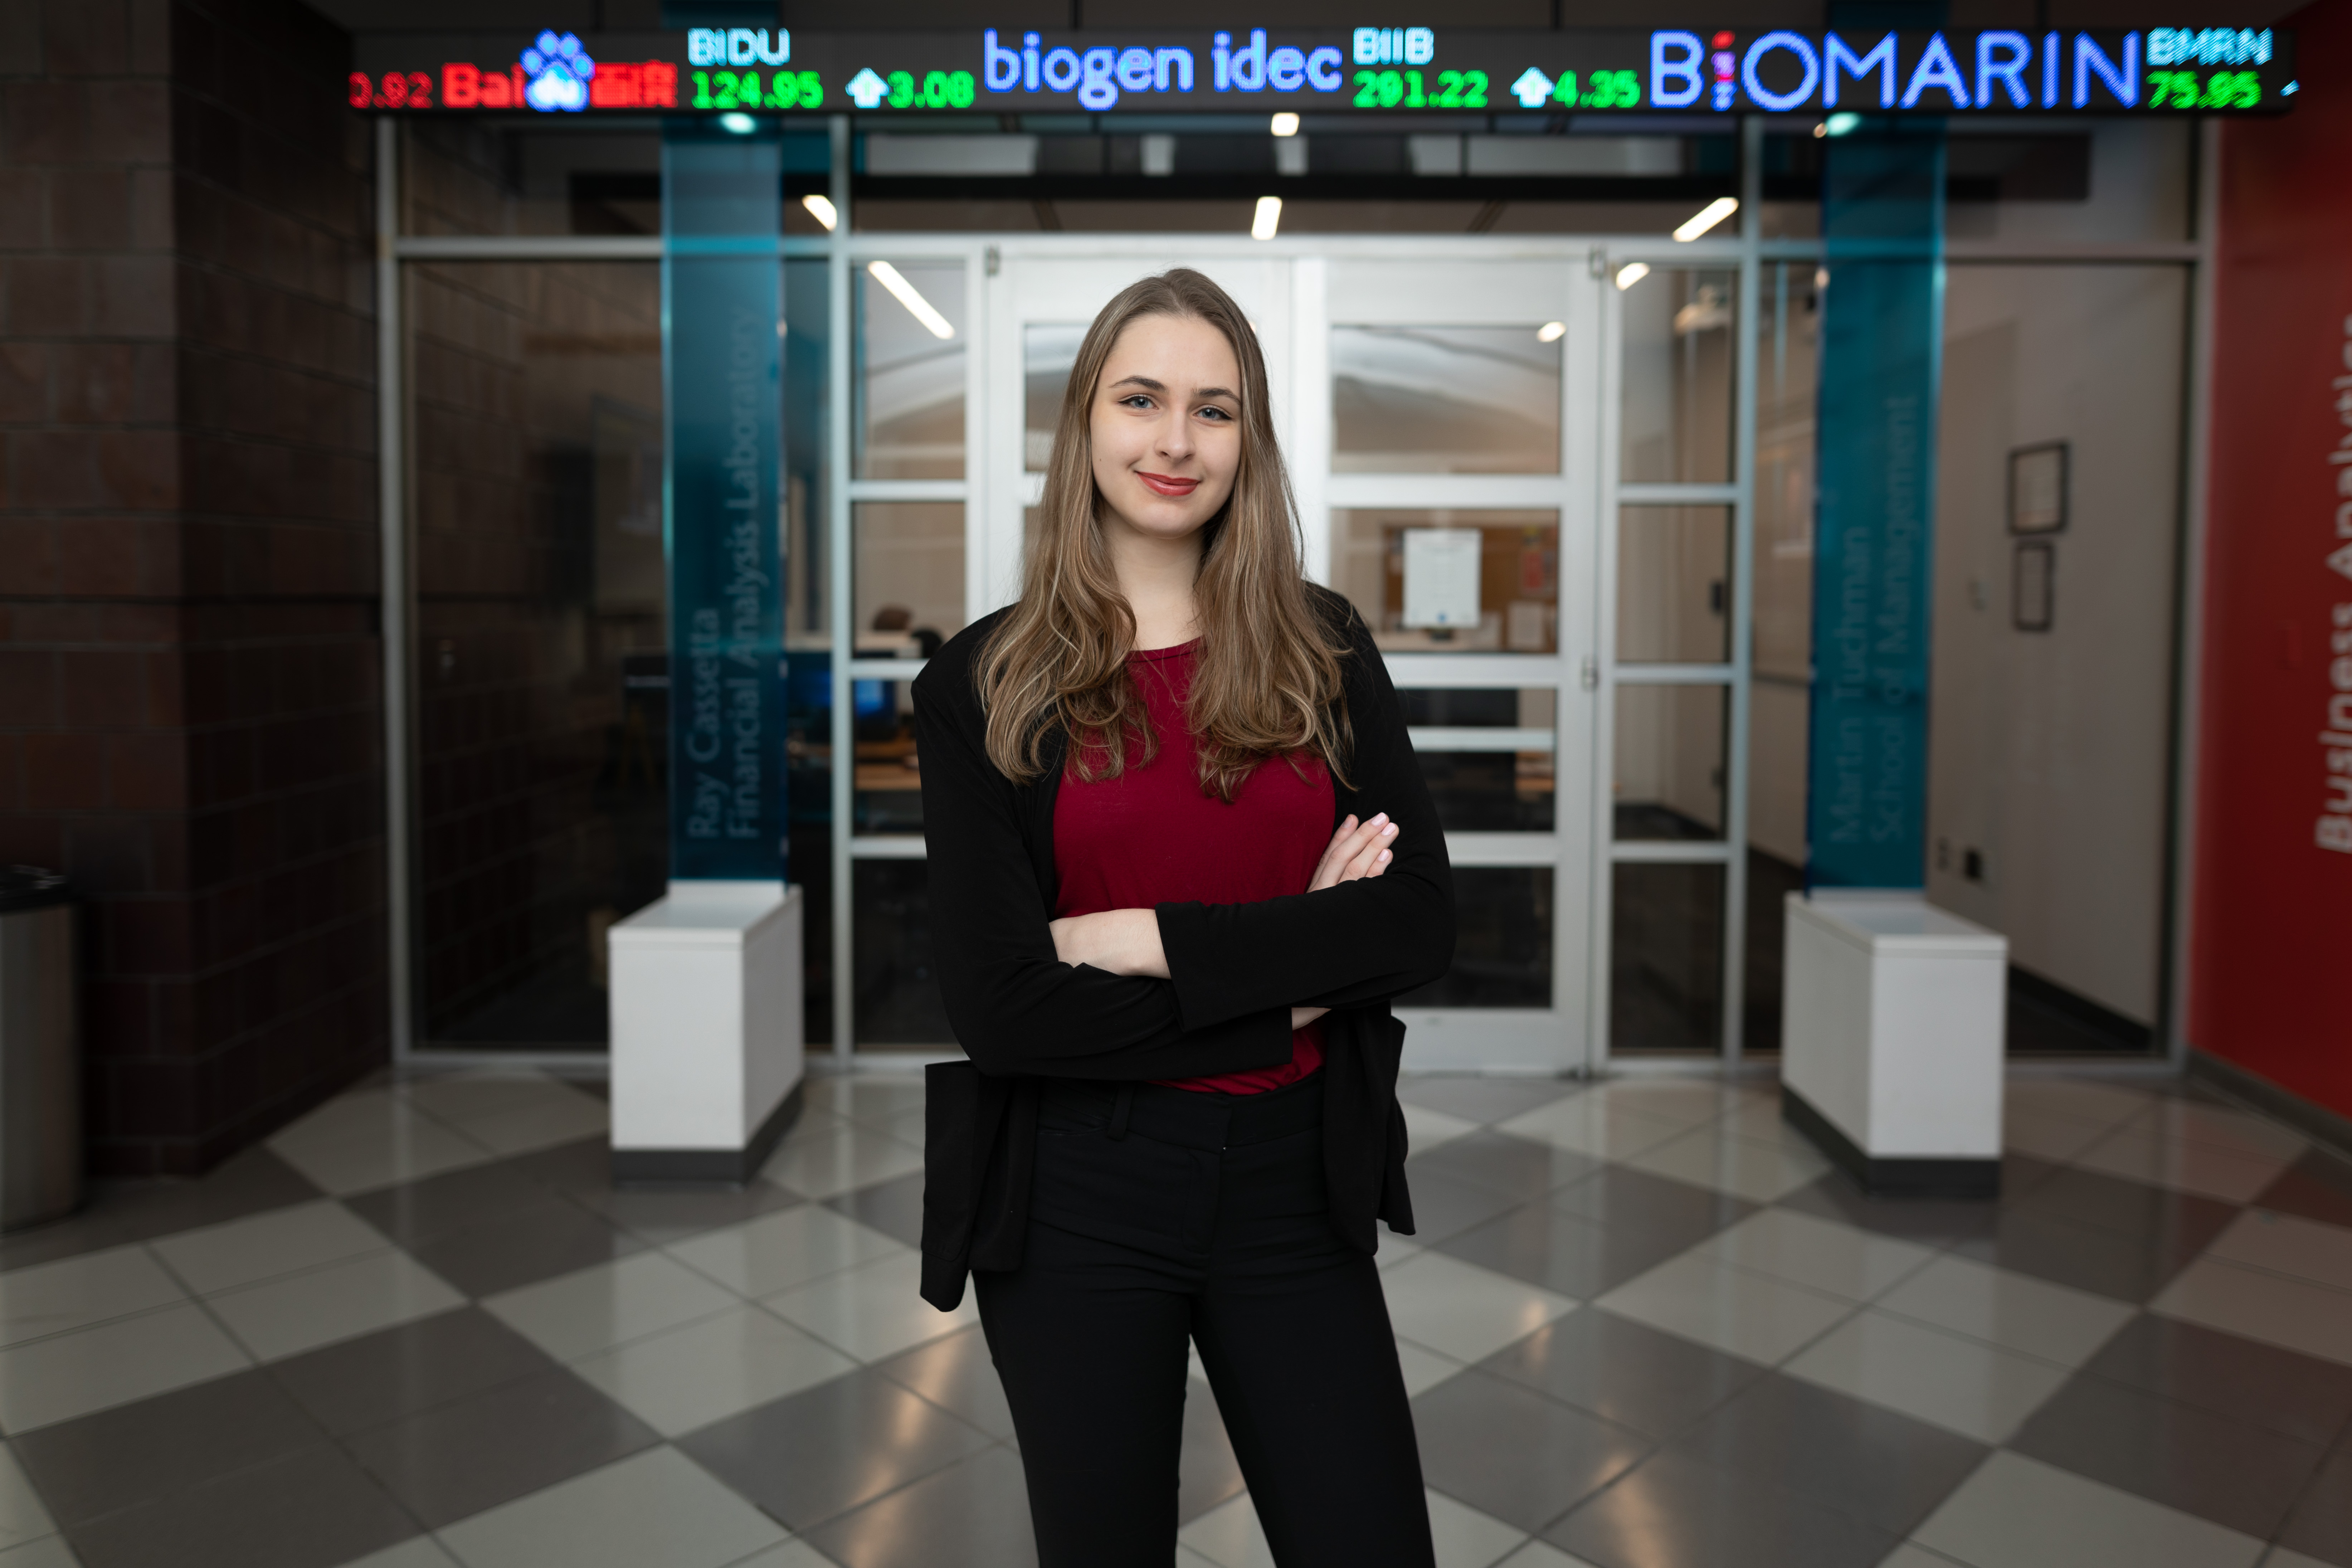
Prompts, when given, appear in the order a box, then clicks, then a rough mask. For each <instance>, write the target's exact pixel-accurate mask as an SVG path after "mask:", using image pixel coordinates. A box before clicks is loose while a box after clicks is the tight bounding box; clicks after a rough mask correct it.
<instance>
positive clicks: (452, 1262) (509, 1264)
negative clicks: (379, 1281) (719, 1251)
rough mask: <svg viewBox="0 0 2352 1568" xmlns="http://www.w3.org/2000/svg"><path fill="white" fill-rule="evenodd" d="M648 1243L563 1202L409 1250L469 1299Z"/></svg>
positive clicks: (621, 1254) (622, 1255)
mask: <svg viewBox="0 0 2352 1568" xmlns="http://www.w3.org/2000/svg"><path fill="white" fill-rule="evenodd" d="M650 1245H651V1244H650V1243H649V1242H647V1241H646V1240H645V1239H644V1238H643V1237H635V1236H631V1235H630V1234H629V1233H628V1232H627V1231H625V1230H623V1229H621V1228H620V1227H619V1226H615V1225H614V1224H613V1223H612V1221H610V1220H608V1219H605V1218H604V1217H602V1216H601V1215H593V1214H591V1213H589V1212H588V1211H587V1210H585V1209H583V1208H581V1207H580V1206H579V1205H575V1204H570V1203H566V1202H565V1201H564V1200H562V1198H558V1197H550V1198H549V1199H548V1200H547V1201H546V1202H545V1203H543V1204H541V1205H538V1206H537V1207H535V1208H532V1209H530V1210H527V1211H525V1212H523V1213H521V1214H515V1215H505V1216H503V1217H501V1218H499V1219H495V1220H490V1221H488V1222H486V1223H484V1224H482V1225H477V1226H467V1227H466V1228H465V1229H463V1230H452V1231H444V1232H443V1233H442V1234H440V1235H438V1236H436V1237H432V1238H431V1239H430V1240H426V1241H420V1242H417V1243H415V1244H414V1245H412V1246H411V1247H409V1249H408V1250H409V1253H410V1255H411V1256H412V1257H414V1258H415V1259H416V1261H418V1262H419V1263H422V1264H423V1265H425V1268H430V1269H432V1270H433V1272H435V1273H436V1274H438V1275H440V1276H441V1278H443V1279H446V1280H448V1281H449V1283H451V1284H452V1285H455V1286H456V1287H457V1289H460V1290H463V1291H465V1292H466V1294H467V1295H468V1296H474V1297H482V1296H492V1295H496V1294H497V1293H498V1292H499V1291H501V1290H511V1289H516V1288H517V1287H518V1286H522V1285H535V1284H537V1283H539V1281H541V1280H542V1279H554V1278H555V1277H556V1276H557V1275H559V1274H569V1273H571V1272H572V1270H574V1269H576V1268H589V1267H591V1266H592V1265H594V1264H598V1263H609V1262H611V1261H613V1259H614V1258H626V1257H628V1256H629V1255H630V1254H631V1253H633V1252H643V1251H644V1250H646V1247H648V1246H650Z"/></svg>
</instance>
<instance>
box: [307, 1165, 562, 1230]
mask: <svg viewBox="0 0 2352 1568" xmlns="http://www.w3.org/2000/svg"><path fill="white" fill-rule="evenodd" d="M553 1198H554V1190H553V1189H552V1188H551V1187H550V1186H549V1184H547V1183H546V1182H544V1181H542V1180H541V1179H540V1178H539V1177H537V1176H536V1175H534V1174H532V1173H531V1172H530V1170H529V1169H528V1168H527V1167H526V1165H525V1162H524V1161H523V1160H521V1159H508V1160H498V1161H493V1162H491V1163H488V1164H484V1165H471V1166H468V1167H467V1168H466V1169H464V1170H462V1171H446V1172H444V1173H441V1174H439V1175H436V1176H425V1177H420V1178H419V1179H418V1180H416V1181H413V1182H401V1183H397V1184H394V1185H392V1186H389V1187H378V1188H377V1189H376V1190H375V1191H373V1192H372V1193H360V1194H354V1195H353V1196H352V1197H349V1198H346V1199H344V1200H343V1206H344V1207H345V1208H348V1209H350V1210H351V1211H352V1213H353V1214H355V1215H359V1216H360V1217H361V1218H362V1219H364V1220H366V1221H367V1222H368V1223H369V1224H370V1225H372V1226H375V1227H376V1229H378V1230H380V1231H382V1232H383V1233H384V1235H386V1236H388V1237H392V1238H393V1239H394V1241H396V1242H398V1243H400V1244H401V1245H402V1246H403V1247H415V1246H416V1245H417V1244H418V1243H420V1242H425V1241H430V1240H432V1239H433V1238H434V1237H438V1236H446V1235H448V1234H449V1233H450V1232H452V1231H460V1230H468V1229H471V1228H472V1227H473V1226H478V1225H487V1224H489V1223H491V1222H493V1221H496V1220H502V1219H510V1218H513V1217H514V1216H516V1215H527V1214H531V1213H534V1212H536V1211H538V1210H540V1209H543V1208H544V1207H546V1205H548V1204H549V1202H551V1200H553Z"/></svg>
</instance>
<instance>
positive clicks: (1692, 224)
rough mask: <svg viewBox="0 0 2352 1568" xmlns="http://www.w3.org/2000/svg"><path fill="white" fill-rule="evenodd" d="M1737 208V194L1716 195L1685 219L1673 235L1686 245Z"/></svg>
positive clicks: (1736, 210)
mask: <svg viewBox="0 0 2352 1568" xmlns="http://www.w3.org/2000/svg"><path fill="white" fill-rule="evenodd" d="M1738 210H1739V198H1738V196H1717V197H1716V198H1715V200H1713V201H1711V202H1709V203H1707V204H1706V205H1705V206H1703V207H1701V208H1699V209H1698V211H1696V212H1695V213H1693V214H1691V216H1689V217H1688V218H1686V219H1685V220H1684V222H1683V226H1681V227H1680V228H1678V229H1676V230H1675V238H1676V239H1678V240H1680V241H1682V242H1683V243H1684V244H1685V245H1687V244H1689V243H1690V242H1691V241H1692V240H1694V239H1696V238H1697V237H1699V236H1700V235H1703V234H1705V233H1706V231H1707V230H1708V229H1711V228H1713V227H1714V226H1716V225H1717V224H1719V223H1721V222H1722V221H1723V220H1724V219H1725V218H1727V217H1729V216H1731V215H1732V214H1733V213H1736V212H1738Z"/></svg>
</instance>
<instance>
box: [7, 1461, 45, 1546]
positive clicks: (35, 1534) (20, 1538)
mask: <svg viewBox="0 0 2352 1568" xmlns="http://www.w3.org/2000/svg"><path fill="white" fill-rule="evenodd" d="M57 1528H58V1524H57V1521H55V1520H53V1519H51V1518H50V1517H49V1510H47V1508H45V1507H43V1506H42V1504H41V1494H40V1493H38V1492H37V1491H35V1490H34V1489H33V1483H32V1482H31V1481H30V1480H29V1479H26V1475H25V1468H24V1467H23V1466H22V1465H19V1464H18V1463H17V1462H16V1455H15V1454H14V1453H13V1452H11V1451H10V1450H8V1449H6V1448H5V1447H0V1546H20V1545H22V1544H24V1543H25V1542H27V1541H38V1540H39V1539H40V1538H41V1537H42V1536H44V1535H54V1534H55V1533H57Z"/></svg>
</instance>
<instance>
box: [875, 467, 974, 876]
mask: <svg viewBox="0 0 2352 1568" xmlns="http://www.w3.org/2000/svg"><path fill="white" fill-rule="evenodd" d="M850 533H851V537H852V538H853V539H854V540H855V541H856V594H857V637H856V649H857V657H858V658H862V659H863V658H893V659H905V660H907V661H908V668H909V669H910V670H911V669H912V668H915V665H916V663H917V662H918V661H919V660H922V659H926V658H929V657H930V656H931V655H933V654H935V653H937V652H938V651H939V650H940V644H941V643H944V642H945V641H946V640H947V639H948V638H950V637H953V636H955V634H956V633H957V632H959V631H961V630H962V629H963V623H964V616H963V556H964V506H963V502H961V501H859V502H858V503H857V504H856V506H854V507H852V508H851V509H850ZM850 700H851V701H852V703H853V704H854V705H855V706H854V711H855V714H856V724H855V728H856V744H857V777H856V784H857V787H856V805H857V820H856V831H857V832H859V833H920V832H921V831H922V830H923V797H922V775H921V774H920V773H918V772H917V771H916V768H917V762H916V757H915V727H914V710H913V707H912V700H911V698H910V697H909V696H908V683H907V682H906V681H904V680H879V679H856V680H853V681H852V682H850Z"/></svg>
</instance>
